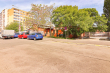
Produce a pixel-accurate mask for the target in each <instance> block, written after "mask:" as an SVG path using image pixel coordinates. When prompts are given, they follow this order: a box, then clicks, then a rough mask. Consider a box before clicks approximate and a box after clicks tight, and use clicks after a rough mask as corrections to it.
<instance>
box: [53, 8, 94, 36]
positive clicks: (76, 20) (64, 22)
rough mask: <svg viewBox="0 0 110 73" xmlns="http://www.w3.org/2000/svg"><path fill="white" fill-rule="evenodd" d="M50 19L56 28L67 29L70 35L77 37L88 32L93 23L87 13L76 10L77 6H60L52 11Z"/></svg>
mask: <svg viewBox="0 0 110 73" xmlns="http://www.w3.org/2000/svg"><path fill="white" fill-rule="evenodd" d="M51 19H52V22H53V23H54V24H55V26H56V27H67V28H68V30H69V32H70V33H71V34H76V35H77V36H80V35H81V34H82V33H83V32H86V31H89V28H90V27H92V25H93V22H94V21H93V20H92V18H91V17H90V15H89V13H88V12H87V11H85V10H83V9H80V10H78V6H60V7H58V8H56V9H55V10H53V16H52V17H51ZM74 30H75V31H74Z"/></svg>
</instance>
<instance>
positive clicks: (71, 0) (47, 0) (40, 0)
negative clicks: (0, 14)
mask: <svg viewBox="0 0 110 73" xmlns="http://www.w3.org/2000/svg"><path fill="white" fill-rule="evenodd" d="M0 1H2V2H4V3H5V2H6V3H7V4H3V5H0V11H2V10H3V9H5V8H12V5H13V4H14V5H15V6H16V7H17V8H19V9H22V10H25V11H29V10H30V9H31V4H32V3H33V4H46V5H52V4H54V3H55V6H60V5H73V6H74V5H76V6H78V7H79V9H81V8H96V9H97V10H99V12H100V13H101V12H103V4H104V0H0ZM10 1H11V2H10ZM2 2H1V4H2Z"/></svg>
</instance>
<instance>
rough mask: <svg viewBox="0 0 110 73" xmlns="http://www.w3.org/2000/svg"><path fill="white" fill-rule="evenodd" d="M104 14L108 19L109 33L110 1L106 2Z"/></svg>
mask: <svg viewBox="0 0 110 73" xmlns="http://www.w3.org/2000/svg"><path fill="white" fill-rule="evenodd" d="M103 12H104V14H105V16H106V17H107V19H108V22H107V25H108V31H110V0H104V6H103Z"/></svg>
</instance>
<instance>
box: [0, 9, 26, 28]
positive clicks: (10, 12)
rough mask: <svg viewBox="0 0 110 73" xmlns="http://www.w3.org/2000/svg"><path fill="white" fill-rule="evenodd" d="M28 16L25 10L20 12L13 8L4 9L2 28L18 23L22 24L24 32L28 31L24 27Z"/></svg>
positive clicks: (1, 16)
mask: <svg viewBox="0 0 110 73" xmlns="http://www.w3.org/2000/svg"><path fill="white" fill-rule="evenodd" d="M26 15H27V12H26V11H24V10H20V9H17V8H11V9H4V10H3V11H2V12H1V13H0V20H1V22H0V25H1V26H0V28H1V29H4V28H5V27H6V26H7V25H9V24H10V23H11V22H18V23H22V24H23V27H24V30H25V29H26V26H25V25H24V22H25V17H26Z"/></svg>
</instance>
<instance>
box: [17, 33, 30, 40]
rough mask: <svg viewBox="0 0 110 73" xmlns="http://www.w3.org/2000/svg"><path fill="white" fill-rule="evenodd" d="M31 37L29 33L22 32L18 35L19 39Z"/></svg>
mask: <svg viewBox="0 0 110 73" xmlns="http://www.w3.org/2000/svg"><path fill="white" fill-rule="evenodd" d="M28 35H29V32H22V33H21V34H19V35H18V38H22V39H24V38H27V36H28Z"/></svg>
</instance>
